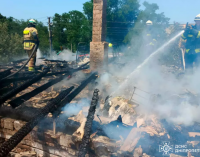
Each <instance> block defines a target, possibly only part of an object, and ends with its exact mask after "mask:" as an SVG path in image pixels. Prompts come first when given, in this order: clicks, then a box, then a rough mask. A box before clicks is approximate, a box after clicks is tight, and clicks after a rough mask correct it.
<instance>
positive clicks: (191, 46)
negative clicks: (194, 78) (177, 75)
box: [179, 14, 200, 70]
mask: <svg viewBox="0 0 200 157" xmlns="http://www.w3.org/2000/svg"><path fill="white" fill-rule="evenodd" d="M194 21H195V25H194V26H188V24H187V25H186V28H185V31H184V33H183V34H182V36H181V39H180V42H179V47H180V48H181V49H182V54H183V56H182V57H183V65H184V68H185V69H186V70H189V69H193V68H194V64H195V67H197V66H198V60H199V56H200V14H198V15H197V16H196V17H195V19H194Z"/></svg>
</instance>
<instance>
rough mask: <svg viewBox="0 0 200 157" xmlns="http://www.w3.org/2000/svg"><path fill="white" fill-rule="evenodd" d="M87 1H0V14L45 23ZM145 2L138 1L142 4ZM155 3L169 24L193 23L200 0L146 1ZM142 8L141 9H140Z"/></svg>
mask: <svg viewBox="0 0 200 157" xmlns="http://www.w3.org/2000/svg"><path fill="white" fill-rule="evenodd" d="M87 1H89V0H34V1H31V0H30V1H28V0H0V2H1V5H0V13H1V14H2V15H4V16H7V17H9V16H12V17H14V18H16V19H24V20H27V19H30V18H35V19H37V20H39V21H42V22H44V23H47V17H48V16H53V15H54V14H55V13H58V14H62V13H64V12H68V11H71V10H79V11H83V3H85V2H87ZM144 1H145V0H140V4H142V3H143V2H144ZM146 1H147V2H149V3H157V4H158V6H159V11H158V13H160V12H164V13H165V15H166V16H167V17H169V18H170V19H171V20H170V23H173V21H176V22H179V23H182V24H184V23H187V22H189V23H193V20H194V17H195V16H196V15H197V14H200V9H199V6H200V0H146ZM142 8H143V7H141V9H142Z"/></svg>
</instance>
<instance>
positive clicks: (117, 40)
mask: <svg viewBox="0 0 200 157" xmlns="http://www.w3.org/2000/svg"><path fill="white" fill-rule="evenodd" d="M107 1H108V5H107V38H106V41H107V42H111V43H112V44H113V46H114V48H115V49H117V48H118V47H121V46H126V47H131V50H132V52H138V51H137V49H138V48H139V46H140V44H136V43H135V42H137V43H142V42H141V41H142V40H143V38H142V32H143V30H144V29H145V23H146V21H147V20H151V21H153V23H154V33H155V34H156V36H157V37H159V38H160V39H159V41H162V40H166V39H167V38H169V36H168V35H167V33H166V31H165V30H166V28H167V27H168V24H169V18H167V17H165V15H164V13H160V14H158V13H156V12H157V11H158V10H159V7H158V5H157V4H155V3H152V4H150V3H148V2H144V3H143V6H144V9H143V10H141V9H140V4H139V1H138V0H107ZM92 18H93V0H89V1H88V2H86V3H84V4H83V13H82V12H80V11H76V10H73V11H70V12H68V13H63V14H61V15H59V14H57V13H56V14H55V15H54V16H53V24H52V27H51V29H52V35H53V36H52V41H53V49H54V50H55V51H56V52H58V51H60V47H61V46H62V47H64V48H68V49H71V48H72V51H73V52H76V50H77V48H78V45H79V44H80V43H82V44H83V43H84V45H86V46H87V50H88V51H89V44H90V42H91V40H92ZM37 23H38V24H37V29H38V32H39V39H40V46H39V48H40V50H41V51H42V52H43V53H48V51H49V32H48V27H47V26H45V25H44V24H43V23H42V22H39V21H37ZM26 26H27V21H23V20H16V19H14V18H12V17H5V16H3V15H1V14H0V40H1V41H3V42H1V43H0V61H8V60H10V59H12V58H13V57H15V56H19V55H20V54H21V55H24V50H23V45H22V41H23V39H22V38H23V36H22V32H23V30H24V28H25V27H26ZM161 39H162V40H161ZM133 45H137V46H136V47H135V46H133Z"/></svg>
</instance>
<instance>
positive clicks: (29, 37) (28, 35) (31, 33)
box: [23, 19, 39, 71]
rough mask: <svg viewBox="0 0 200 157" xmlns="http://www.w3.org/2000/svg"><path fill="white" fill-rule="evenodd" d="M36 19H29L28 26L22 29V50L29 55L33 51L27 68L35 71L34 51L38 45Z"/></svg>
mask: <svg viewBox="0 0 200 157" xmlns="http://www.w3.org/2000/svg"><path fill="white" fill-rule="evenodd" d="M35 26H36V21H35V20H34V19H30V20H29V22H28V26H27V27H26V28H25V29H24V31H23V35H24V50H25V51H26V52H27V53H28V56H29V57H30V56H31V54H32V52H33V51H34V54H33V56H32V57H31V59H30V61H29V64H28V70H29V71H35V62H36V52H37V48H38V46H39V39H38V31H37V29H36V28H35ZM36 46H37V47H36Z"/></svg>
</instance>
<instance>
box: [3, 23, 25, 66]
mask: <svg viewBox="0 0 200 157" xmlns="http://www.w3.org/2000/svg"><path fill="white" fill-rule="evenodd" d="M0 41H1V42H0V61H1V62H8V61H10V60H13V58H14V57H19V56H22V55H23V53H24V51H23V46H22V41H23V38H22V37H21V36H20V35H19V34H17V33H14V34H10V33H9V31H8V24H7V23H6V22H4V23H2V22H1V23H0Z"/></svg>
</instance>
